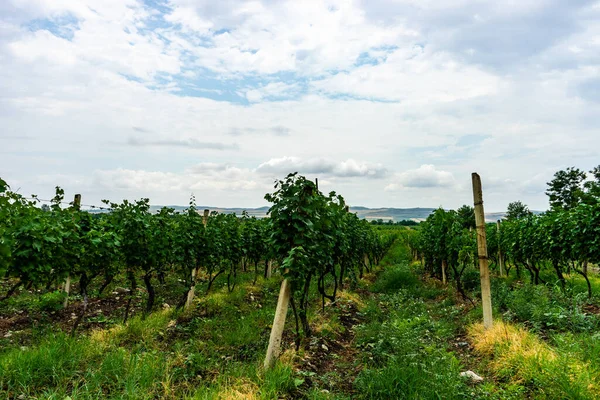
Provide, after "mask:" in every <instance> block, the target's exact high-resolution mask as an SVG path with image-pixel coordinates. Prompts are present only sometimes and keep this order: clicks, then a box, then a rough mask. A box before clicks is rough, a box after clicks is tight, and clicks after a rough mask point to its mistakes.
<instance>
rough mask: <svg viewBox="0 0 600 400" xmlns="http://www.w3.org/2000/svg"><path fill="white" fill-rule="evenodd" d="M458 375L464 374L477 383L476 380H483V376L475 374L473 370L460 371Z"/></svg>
mask: <svg viewBox="0 0 600 400" xmlns="http://www.w3.org/2000/svg"><path fill="white" fill-rule="evenodd" d="M460 376H464V377H467V378H469V379H471V381H472V382H474V383H477V382H481V381H483V378H482V377H480V376H479V375H477V374H476V373H475V372H473V371H466V372H461V373H460Z"/></svg>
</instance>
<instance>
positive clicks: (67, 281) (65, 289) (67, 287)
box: [63, 194, 81, 308]
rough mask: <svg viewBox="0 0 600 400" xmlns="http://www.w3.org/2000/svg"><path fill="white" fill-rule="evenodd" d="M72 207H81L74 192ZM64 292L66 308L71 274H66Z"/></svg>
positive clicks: (79, 198)
mask: <svg viewBox="0 0 600 400" xmlns="http://www.w3.org/2000/svg"><path fill="white" fill-rule="evenodd" d="M73 208H74V209H75V210H77V211H79V210H80V209H81V195H80V194H76V195H75V196H74V197H73ZM64 292H65V294H66V296H65V300H64V301H63V308H67V305H68V304H69V293H70V292H71V275H70V274H69V275H67V279H66V280H65V285H64Z"/></svg>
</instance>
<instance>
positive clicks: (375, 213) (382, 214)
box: [150, 206, 541, 222]
mask: <svg viewBox="0 0 600 400" xmlns="http://www.w3.org/2000/svg"><path fill="white" fill-rule="evenodd" d="M162 207H163V206H151V207H150V210H151V211H157V210H159V209H161V208H162ZM167 207H170V208H173V209H175V210H176V211H183V210H185V209H186V208H187V207H185V206H167ZM197 209H198V211H199V212H202V210H205V209H208V210H210V211H211V212H212V211H217V212H219V213H226V214H230V213H234V214H236V215H241V214H242V212H243V211H246V212H247V213H248V215H250V216H255V217H257V218H264V217H266V216H267V212H268V211H269V206H263V207H258V208H243V207H214V206H197ZM350 211H351V212H353V213H356V215H358V217H359V218H364V219H366V220H368V221H371V220H377V219H382V220H384V221H389V220H392V221H394V222H397V221H402V220H412V221H417V222H420V221H424V220H425V219H427V217H428V216H429V214H431V213H432V212H433V211H435V208H421V207H416V208H368V207H361V206H357V207H350ZM534 213H535V214H540V213H541V211H534ZM505 215H506V213H505V212H493V213H487V214H486V215H485V219H486V221H487V222H494V221H497V220H499V219H502V218H504V216H505Z"/></svg>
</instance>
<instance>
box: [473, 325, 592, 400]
mask: <svg viewBox="0 0 600 400" xmlns="http://www.w3.org/2000/svg"><path fill="white" fill-rule="evenodd" d="M469 337H470V338H471V340H472V342H473V346H474V348H475V350H476V352H477V353H478V354H480V355H482V356H484V357H486V358H488V359H491V361H490V364H489V366H490V368H491V370H492V371H493V372H494V373H495V374H496V377H497V378H498V379H499V380H501V381H505V382H507V383H508V384H509V385H512V386H522V387H523V388H524V389H525V393H526V394H527V395H529V396H531V397H535V398H547V399H566V398H568V399H597V398H599V397H600V386H598V382H599V379H600V375H599V374H598V370H597V367H595V366H592V365H591V364H590V362H586V361H583V360H581V359H578V358H577V357H573V353H572V352H571V353H570V352H564V351H560V350H559V349H557V348H555V347H552V346H551V345H549V344H548V343H545V342H543V341H542V340H541V339H540V338H538V337H537V336H536V335H534V334H532V333H531V332H528V331H527V330H526V329H524V328H522V327H518V326H515V325H512V324H509V323H503V322H500V321H496V322H495V324H494V326H493V328H492V329H490V330H488V331H485V330H484V329H483V326H482V324H476V325H473V326H471V327H470V328H469Z"/></svg>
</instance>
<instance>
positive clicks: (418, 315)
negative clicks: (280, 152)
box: [0, 167, 600, 399]
mask: <svg viewBox="0 0 600 400" xmlns="http://www.w3.org/2000/svg"><path fill="white" fill-rule="evenodd" d="M592 176H593V177H594V180H587V181H586V180H585V179H584V177H585V174H583V175H582V173H581V171H579V170H575V169H569V170H566V171H560V172H558V173H557V174H556V175H555V179H554V180H553V181H552V182H550V183H549V189H548V195H549V198H550V203H551V210H550V211H548V212H546V213H544V214H540V215H537V214H533V213H531V212H530V211H529V210H528V209H527V207H526V206H525V205H523V204H522V203H520V202H515V203H512V204H511V205H510V206H509V213H508V215H507V218H506V219H505V220H503V221H501V222H500V221H499V222H497V223H488V224H485V225H484V224H483V223H482V222H481V221H479V222H478V220H477V221H476V218H475V211H476V210H475V209H474V208H473V207H471V206H463V207H461V208H459V209H458V210H456V211H454V210H445V209H442V208H440V209H438V210H436V211H435V212H434V213H432V214H431V215H430V216H429V217H428V218H427V220H426V221H424V222H422V223H420V224H418V225H416V226H410V227H405V226H399V225H385V226H378V225H373V224H370V223H368V222H366V221H365V220H361V219H359V218H358V217H357V216H356V215H355V214H353V213H350V212H348V207H347V205H346V203H345V201H344V199H343V197H342V196H340V195H339V194H337V193H335V192H331V193H329V194H323V193H322V192H320V191H319V189H318V184H317V183H316V182H313V181H310V180H308V179H306V178H304V177H303V176H300V175H298V174H290V175H288V176H287V177H285V178H284V179H283V180H279V181H277V182H276V183H275V187H274V191H273V193H269V194H267V195H265V199H266V200H267V201H269V202H270V203H271V204H272V205H271V208H270V210H269V217H268V218H264V219H257V218H255V217H249V216H248V215H247V214H243V215H241V216H236V215H233V214H219V213H216V212H212V213H210V212H209V210H198V209H197V207H196V203H195V199H194V198H193V197H192V199H191V200H190V203H189V207H188V208H187V210H186V211H185V212H180V213H178V212H175V211H174V210H173V209H170V208H166V207H165V208H163V209H161V210H159V211H158V212H155V213H152V212H150V201H149V199H141V200H138V201H134V202H129V201H123V202H122V203H112V202H109V201H106V202H105V208H106V212H102V213H90V212H87V211H82V210H81V198H80V197H79V196H76V197H75V199H74V200H73V202H71V203H70V204H66V203H68V201H65V199H64V192H63V191H62V189H60V188H56V196H55V197H54V198H53V199H52V200H51V201H50V204H49V206H45V207H41V204H42V202H41V201H40V200H39V199H37V198H36V197H35V196H33V197H32V198H25V197H24V196H22V195H20V194H18V193H15V192H14V191H11V188H10V187H9V186H8V184H7V183H6V182H4V181H2V180H0V194H1V196H0V221H2V224H0V275H1V276H2V282H1V284H0V290H1V291H0V296H2V297H1V300H0V346H2V350H0V366H1V368H0V370H1V372H0V393H1V394H2V396H4V397H5V398H10V399H12V398H14V399H17V398H18V399H24V398H32V399H45V398H53V399H67V398H70V399H76V398H81V399H88V398H127V399H146V398H168V399H178V398H196V399H213V398H214V399H237V398H241V399H244V398H245V399H255V398H261V399H277V398H309V399H347V398H364V399H387V398H424V399H429V398H431V399H434V398H436V399H437V398H497V399H504V398H590V399H592V398H597V397H598V396H600V381H599V379H600V364H599V363H598V361H597V360H598V356H599V355H600V337H598V335H597V334H596V332H597V329H598V328H599V327H600V305H599V303H598V302H597V300H596V297H595V295H596V294H597V293H598V290H600V279H599V278H598V274H597V265H598V264H599V263H600V239H599V238H600V167H599V168H596V169H595V170H594V171H592ZM475 205H476V206H477V205H478V204H477V200H476V201H475ZM481 211H482V212H483V209H482V210H481ZM478 228H482V229H483V230H484V232H485V234H484V235H482V234H481V233H478ZM481 236H484V237H485V238H486V239H487V240H486V241H487V257H485V259H486V261H487V260H489V262H490V269H491V274H492V276H491V299H490V301H491V304H492V306H493V313H494V325H493V327H488V326H486V327H485V328H484V326H483V325H482V324H481V322H480V321H481V317H482V295H483V296H485V294H482V287H483V282H482V284H481V286H480V269H479V268H480V262H481V260H482V259H481V257H480V253H479V254H478V240H481ZM479 244H480V243H479ZM479 250H481V247H479ZM486 268H487V262H486ZM481 276H483V275H481ZM288 304H289V310H288ZM286 315H289V316H290V318H288V319H286ZM473 371H475V372H476V373H474V372H473ZM478 374H479V375H482V376H483V378H481V377H480V376H479V375H478Z"/></svg>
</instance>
